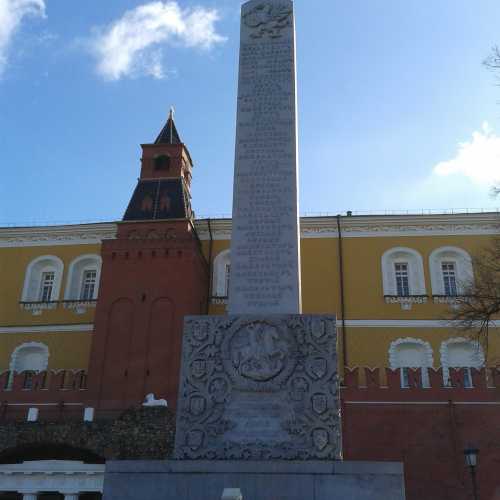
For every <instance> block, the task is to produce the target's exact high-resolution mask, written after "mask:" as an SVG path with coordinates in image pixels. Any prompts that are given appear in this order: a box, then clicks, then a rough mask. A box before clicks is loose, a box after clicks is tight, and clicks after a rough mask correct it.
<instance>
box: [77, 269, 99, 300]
mask: <svg viewBox="0 0 500 500" xmlns="http://www.w3.org/2000/svg"><path fill="white" fill-rule="evenodd" d="M96 278H97V269H90V270H89V269H87V270H85V271H84V272H83V280H82V289H81V292H80V299H81V300H92V299H93V298H94V292H95V286H96Z"/></svg>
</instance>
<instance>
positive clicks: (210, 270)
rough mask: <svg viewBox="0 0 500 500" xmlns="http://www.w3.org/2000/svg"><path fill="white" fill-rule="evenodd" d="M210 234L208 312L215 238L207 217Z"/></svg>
mask: <svg viewBox="0 0 500 500" xmlns="http://www.w3.org/2000/svg"><path fill="white" fill-rule="evenodd" d="M207 224H208V234H209V236H210V244H209V246H208V290H207V314H208V310H209V307H210V299H211V297H212V252H213V246H214V238H213V235H212V224H211V223H210V219H207Z"/></svg>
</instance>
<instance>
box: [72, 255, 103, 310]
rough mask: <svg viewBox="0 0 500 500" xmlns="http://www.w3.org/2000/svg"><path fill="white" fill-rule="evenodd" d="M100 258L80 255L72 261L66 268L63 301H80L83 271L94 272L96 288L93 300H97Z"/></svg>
mask: <svg viewBox="0 0 500 500" xmlns="http://www.w3.org/2000/svg"><path fill="white" fill-rule="evenodd" d="M101 266H102V258H101V256H100V255H97V254H85V255H80V256H79V257H77V258H76V259H73V260H72V261H71V263H70V265H69V268H68V278H67V280H66V288H65V290H64V300H75V301H78V300H80V294H81V291H82V285H83V277H84V274H85V271H96V273H97V274H96V280H95V282H96V286H95V288H94V296H93V298H92V299H93V300H96V299H97V296H98V292H99V280H100V277H101Z"/></svg>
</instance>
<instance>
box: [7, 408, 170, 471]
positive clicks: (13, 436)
mask: <svg viewBox="0 0 500 500" xmlns="http://www.w3.org/2000/svg"><path fill="white" fill-rule="evenodd" d="M174 435H175V416H174V413H173V412H172V411H171V410H170V409H168V408H161V407H160V408H147V407H146V408H144V407H140V408H132V409H129V410H126V411H124V412H123V413H121V414H120V415H119V416H117V417H115V418H109V416H108V418H105V417H104V416H103V417H101V418H100V417H99V414H98V413H97V415H96V419H95V421H94V422H83V421H74V420H68V421H65V420H62V421H59V422H51V421H39V422H26V421H24V422H1V421H0V462H5V461H11V460H12V458H14V459H16V457H22V455H23V453H28V454H29V453H35V455H39V454H42V455H43V454H44V453H46V454H47V455H50V454H52V456H51V457H47V458H52V459H53V458H55V457H54V456H53V453H54V450H57V449H59V450H62V449H63V448H64V449H66V450H68V449H75V450H81V451H82V452H83V453H90V454H94V455H97V456H99V457H102V458H103V459H106V460H110V459H115V460H123V459H164V458H169V457H170V456H171V454H172V451H173V444H174ZM29 450H31V451H29ZM33 450H36V451H33ZM61 453H64V451H61ZM40 458H45V457H43V456H42V457H40ZM31 459H34V458H33V457H31Z"/></svg>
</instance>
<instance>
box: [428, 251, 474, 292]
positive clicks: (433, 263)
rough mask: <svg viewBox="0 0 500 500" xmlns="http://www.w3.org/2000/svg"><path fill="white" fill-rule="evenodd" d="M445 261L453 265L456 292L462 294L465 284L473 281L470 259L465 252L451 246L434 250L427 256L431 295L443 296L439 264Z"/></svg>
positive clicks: (441, 272) (442, 282) (441, 274)
mask: <svg viewBox="0 0 500 500" xmlns="http://www.w3.org/2000/svg"><path fill="white" fill-rule="evenodd" d="M447 261H451V262H454V263H455V269H456V283H457V291H458V292H459V293H463V292H464V288H465V287H466V286H467V284H469V283H471V281H472V280H473V277H474V271H473V269H472V259H471V257H470V255H469V254H468V253H467V252H466V251H465V250H463V249H462V248H459V247H452V246H447V247H440V248H436V249H435V250H433V251H432V252H431V254H430V255H429V271H430V276H431V288H432V293H433V295H444V281H443V271H442V269H441V264H442V262H447Z"/></svg>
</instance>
